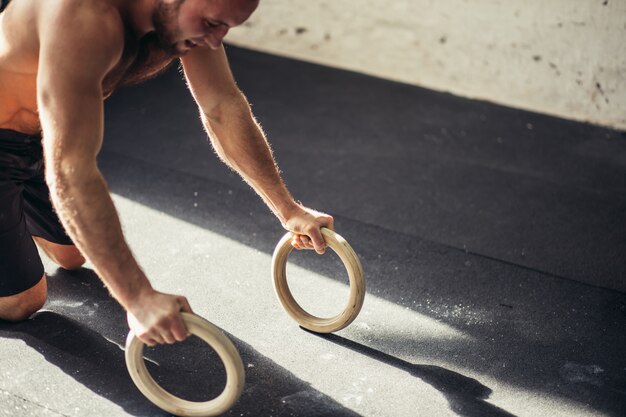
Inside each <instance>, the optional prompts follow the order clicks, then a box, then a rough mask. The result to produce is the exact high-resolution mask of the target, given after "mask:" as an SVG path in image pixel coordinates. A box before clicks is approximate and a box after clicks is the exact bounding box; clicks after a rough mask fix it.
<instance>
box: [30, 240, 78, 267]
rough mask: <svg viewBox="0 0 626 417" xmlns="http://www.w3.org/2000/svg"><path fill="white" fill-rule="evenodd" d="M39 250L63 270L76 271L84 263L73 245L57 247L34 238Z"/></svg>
mask: <svg viewBox="0 0 626 417" xmlns="http://www.w3.org/2000/svg"><path fill="white" fill-rule="evenodd" d="M34 239H35V242H37V245H39V247H40V248H42V249H43V251H44V252H45V253H46V255H48V257H49V258H50V259H52V260H53V261H54V262H55V263H56V264H57V265H59V266H60V267H61V268H63V269H70V270H71V269H78V268H80V267H81V266H83V264H84V263H85V257H84V256H83V255H82V254H81V253H80V251H79V250H78V248H77V247H76V246H74V245H59V244H58V243H53V242H49V241H47V240H45V239H43V238H40V237H36V236H35V237H34Z"/></svg>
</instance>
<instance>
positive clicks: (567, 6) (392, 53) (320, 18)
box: [226, 0, 626, 129]
mask: <svg viewBox="0 0 626 417" xmlns="http://www.w3.org/2000/svg"><path fill="white" fill-rule="evenodd" d="M226 40H227V41H228V42H230V43H232V44H235V45H240V46H245V47H249V48H254V49H258V50H262V51H266V52H271V53H275V54H279V55H285V56H289V57H295V58H298V59H303V60H308V61H312V62H316V63H321V64H325V65H331V66H335V67H339V68H345V69H350V70H355V71H359V72H363V73H367V74H371V75H376V76H380V77H383V78H388V79H392V80H398V81H402V82H406V83H410V84H415V85H419V86H423V87H426V88H431V89H435V90H440V91H447V92H451V93H453V94H456V95H460V96H466V97H472V98H478V99H485V100H489V101H493V102H497V103H501V104H504V105H509V106H513V107H518V108H524V109H529V110H533V111H538V112H542V113H547V114H553V115H558V116H562V117H566V118H571V119H577V120H584V121H590V122H593V123H597V124H603V125H607V126H612V127H618V128H622V129H624V128H626V0H513V1H508V0H393V1H384V0H317V1H311V0H261V5H260V6H259V9H258V10H257V11H256V12H255V14H254V15H253V16H252V17H251V19H250V20H249V21H248V22H247V23H246V24H245V25H244V26H243V27H241V28H236V29H233V30H232V31H231V32H230V33H229V34H228V36H227V38H226Z"/></svg>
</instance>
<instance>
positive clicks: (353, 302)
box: [272, 227, 365, 333]
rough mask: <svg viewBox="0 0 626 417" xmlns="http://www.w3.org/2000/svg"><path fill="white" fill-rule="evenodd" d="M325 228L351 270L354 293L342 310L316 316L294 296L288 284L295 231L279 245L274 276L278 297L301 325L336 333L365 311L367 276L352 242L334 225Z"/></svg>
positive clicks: (326, 236)
mask: <svg viewBox="0 0 626 417" xmlns="http://www.w3.org/2000/svg"><path fill="white" fill-rule="evenodd" d="M321 231H322V236H323V237H324V240H325V241H326V245H327V246H328V247H330V248H331V249H332V250H334V251H335V253H336V254H337V255H339V258H341V260H342V261H343V263H344V266H345V267H346V269H347V270H348V277H349V279H350V296H349V298H348V303H347V305H346V307H345V308H344V310H343V311H342V312H341V313H339V314H338V315H336V316H334V317H329V318H321V317H316V316H313V315H311V314H309V313H307V312H306V311H304V309H303V308H302V307H300V305H299V304H298V303H297V301H296V300H295V299H294V298H293V295H292V294H291V291H290V290H289V285H288V284H287V257H288V256H289V254H290V253H291V251H292V249H293V247H292V246H291V240H292V239H293V234H292V233H291V232H288V233H287V234H285V235H284V236H283V237H282V239H280V241H279V242H278V244H277V245H276V249H275V250H274V255H273V257H272V277H273V280H274V290H275V291H276V296H277V297H278V300H279V301H280V303H281V304H282V306H283V308H284V309H285V311H287V313H288V314H289V315H290V316H291V317H292V318H293V319H294V320H295V321H296V322H298V324H300V326H302V327H304V328H305V329H308V330H311V331H313V332H316V333H332V332H335V331H337V330H341V329H343V328H344V327H346V326H347V325H349V324H350V323H352V321H353V320H354V319H355V318H356V316H357V315H358V314H359V311H361V307H362V306H363V300H364V298H365V279H364V278H363V267H362V266H361V261H359V257H358V256H357V254H356V253H355V252H354V250H353V249H352V247H351V246H350V245H349V244H348V242H347V241H346V240H345V239H344V238H343V237H341V236H340V235H339V234H337V233H335V232H333V231H332V230H330V229H327V228H325V227H323V228H322V229H321Z"/></svg>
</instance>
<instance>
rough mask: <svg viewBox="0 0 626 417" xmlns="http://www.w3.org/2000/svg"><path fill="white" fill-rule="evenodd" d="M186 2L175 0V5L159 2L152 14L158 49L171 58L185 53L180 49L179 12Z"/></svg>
mask: <svg viewBox="0 0 626 417" xmlns="http://www.w3.org/2000/svg"><path fill="white" fill-rule="evenodd" d="M184 2H185V0H175V1H174V2H173V3H165V2H164V1H163V0H157V4H156V7H155V9H154V13H153V14H152V24H153V25H154V29H155V32H156V37H157V44H158V47H159V48H161V49H162V50H163V52H165V53H166V54H168V55H171V56H180V55H182V53H183V51H181V50H180V49H179V47H178V44H179V42H178V39H179V38H180V30H179V29H178V12H179V11H180V6H181V5H182V4H183V3H184Z"/></svg>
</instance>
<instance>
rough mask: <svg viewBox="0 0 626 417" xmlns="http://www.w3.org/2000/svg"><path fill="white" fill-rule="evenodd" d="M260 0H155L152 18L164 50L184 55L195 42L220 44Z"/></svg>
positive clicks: (215, 45) (243, 20) (199, 43)
mask: <svg viewBox="0 0 626 417" xmlns="http://www.w3.org/2000/svg"><path fill="white" fill-rule="evenodd" d="M258 4H259V0H156V6H155V9H154V13H153V15H152V21H153V24H154V27H155V30H156V33H157V36H158V39H159V44H160V46H161V47H162V48H163V50H164V51H165V52H167V53H169V54H171V55H177V56H180V55H184V54H185V53H186V52H188V51H189V50H190V49H191V48H195V47H196V46H208V47H210V48H211V49H216V48H219V47H220V45H221V43H222V38H224V36H225V35H226V33H227V32H228V30H229V29H230V28H231V27H233V26H238V25H240V24H242V23H243V22H245V21H246V20H247V19H248V17H250V15H251V14H252V12H253V11H254V10H255V9H256V7H257V6H258Z"/></svg>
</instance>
